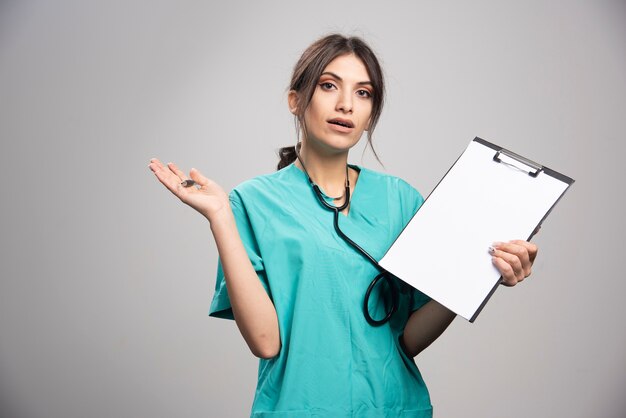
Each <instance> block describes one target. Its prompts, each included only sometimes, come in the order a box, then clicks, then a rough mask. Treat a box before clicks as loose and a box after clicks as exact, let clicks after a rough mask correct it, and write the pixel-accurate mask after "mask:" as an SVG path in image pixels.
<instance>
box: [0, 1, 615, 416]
mask: <svg viewBox="0 0 626 418" xmlns="http://www.w3.org/2000/svg"><path fill="white" fill-rule="evenodd" d="M329 31H342V32H345V33H350V34H356V35H361V36H364V37H365V38H366V39H367V40H368V41H369V42H370V43H371V45H372V46H373V47H374V48H375V50H376V51H377V52H378V53H379V55H380V57H381V59H382V61H383V64H384V68H385V70H386V75H387V81H388V86H389V89H388V92H389V96H388V106H387V108H386V110H385V112H384V113H383V117H382V119H381V122H380V125H379V129H378V131H377V132H376V138H375V140H376V145H377V150H378V151H379V153H380V155H381V157H382V160H383V162H384V163H385V168H383V167H381V166H380V165H378V164H377V163H376V162H375V161H374V160H373V159H372V157H371V154H370V153H369V152H368V153H366V154H365V156H363V157H362V153H361V150H362V147H361V148H359V149H357V150H355V151H354V152H353V154H352V161H353V162H354V163H358V164H364V165H366V166H368V167H371V168H374V169H377V170H386V171H387V172H389V173H391V174H394V175H398V176H401V177H403V178H405V179H406V180H407V181H409V182H410V183H411V184H413V185H414V186H415V187H417V188H418V189H420V190H421V191H422V192H423V194H425V195H426V194H428V193H429V192H430V190H431V189H432V188H433V186H434V185H435V184H436V182H437V181H438V179H439V178H440V176H441V175H442V174H443V173H444V172H445V170H446V169H447V168H448V166H449V165H450V164H451V163H452V162H453V161H454V159H455V158H456V157H457V156H458V155H459V154H460V153H461V152H462V150H463V149H464V147H465V146H466V145H467V143H468V142H469V141H470V140H471V139H472V138H473V137H474V136H481V137H483V138H485V139H488V140H491V141H493V142H496V143H498V144H500V145H502V146H505V147H508V148H510V149H513V150H514V151H516V152H518V153H522V154H525V155H527V156H528V157H530V158H534V159H536V160H538V161H540V162H543V163H544V164H546V165H548V166H550V167H552V168H554V169H557V170H559V171H562V172H564V173H566V174H568V175H570V176H571V177H573V178H575V179H576V180H577V181H576V183H575V184H574V186H573V188H572V189H571V190H570V191H569V192H568V193H567V194H566V196H565V197H564V199H563V200H562V201H561V203H560V204H559V205H558V206H557V207H556V209H555V210H554V212H553V214H552V215H551V217H550V218H549V219H548V220H547V222H546V223H545V224H544V228H543V230H542V232H541V233H540V234H539V235H538V236H537V238H536V242H537V243H538V244H539V246H540V257H539V258H538V260H537V262H536V266H535V269H534V274H533V277H532V279H529V280H528V281H526V282H524V283H523V284H522V285H520V286H518V287H516V288H513V289H501V290H499V291H498V292H497V293H496V295H495V296H494V298H493V299H492V301H491V302H490V303H489V304H488V305H487V307H486V309H485V310H484V311H483V313H482V314H481V316H480V317H479V319H478V321H477V322H476V323H475V324H469V323H467V322H466V321H464V320H463V319H457V320H456V321H455V322H454V324H453V325H452V326H451V328H450V329H449V330H448V331H447V332H446V333H445V334H444V336H443V337H442V338H441V339H440V340H439V341H437V342H436V343H435V344H434V345H433V346H432V347H430V348H429V349H428V350H427V351H426V352H425V353H423V354H421V355H420V356H419V357H418V359H417V361H418V364H419V366H420V368H421V370H422V372H423V375H424V377H425V380H426V381H427V383H428V385H429V388H430V391H431V395H432V399H433V404H434V406H435V411H436V416H438V417H460V416H464V417H528V416H535V417H565V416H567V417H572V418H573V417H611V418H618V417H624V416H625V411H626V399H625V397H624V394H625V392H626V391H625V388H626V355H625V353H626V332H625V331H624V318H625V314H626V308H625V304H624V303H623V300H622V299H623V297H624V292H625V291H626V283H625V280H624V273H623V271H624V267H623V263H624V257H623V254H624V235H625V234H624V233H625V231H624V229H625V228H624V226H625V222H624V220H623V217H622V214H623V212H624V203H625V201H624V191H623V185H622V183H623V180H624V174H625V169H624V166H623V164H622V161H623V158H624V151H626V150H625V147H624V141H623V139H624V132H625V130H626V122H625V120H626V117H625V116H626V4H625V2H623V1H586V2H585V1H551V2H544V1H534V0H533V1H525V2H498V1H492V2H489V1H480V0H479V1H472V2H434V1H433V2H397V3H394V4H393V5H392V4H387V5H385V4H383V3H382V2H380V1H378V2H370V1H347V2H326V1H319V2H307V3H300V2H267V1H259V2H254V3H253V2H250V4H246V3H243V2H234V1H233V2H229V3H228V4H220V5H216V4H214V3H211V2H200V1H176V2H174V1H171V2H168V1H163V0H157V1H138V0H131V1H123V2H122V1H111V2H93V1H78V0H76V1H71V0H62V1H54V2H53V1H19V2H18V1H10V0H9V1H7V0H5V1H3V2H2V3H0V138H1V149H0V158H1V164H0V170H2V172H1V173H0V174H1V175H0V181H1V182H2V183H1V186H2V216H1V217H0V226H1V229H0V231H1V237H2V238H1V239H2V248H1V252H0V260H1V263H0V269H1V270H0V271H1V282H0V415H1V416H2V417H28V418H30V417H33V418H35V417H48V418H56V417H58V418H70V417H144V416H146V417H147V416H151V417H173V416H176V417H200V416H210V417H222V416H246V415H247V414H248V413H249V408H250V405H251V402H252V397H253V392H254V387H255V383H256V381H255V379H256V365H257V362H256V360H255V358H253V356H252V355H251V354H250V353H249V352H248V351H247V348H246V346H245V343H244V342H243V340H242V338H241V337H240V336H239V334H238V331H237V329H236V327H235V325H234V323H232V322H230V321H224V320H217V319H210V318H208V317H207V310H208V307H209V302H210V298H211V296H212V294H213V285H214V274H215V268H216V250H215V246H214V243H213V240H212V237H211V235H210V231H209V228H208V225H207V222H206V221H204V220H203V218H202V217H201V216H199V215H197V214H196V213H194V212H193V211H192V210H191V209H189V208H187V207H184V205H182V204H181V203H179V202H177V201H176V200H175V199H174V198H173V197H172V196H171V195H169V193H168V192H166V191H165V189H163V188H162V186H161V185H160V184H158V182H157V181H156V179H155V178H154V177H153V175H152V174H151V172H150V171H149V170H148V169H147V164H148V160H149V158H150V157H153V156H157V157H159V158H161V159H163V160H164V161H175V162H177V163H178V164H179V165H180V166H181V167H184V168H185V169H189V168H190V167H192V166H195V167H197V168H198V169H200V170H201V171H203V172H204V173H205V174H206V175H208V176H210V177H212V178H214V179H215V180H216V181H218V182H219V183H220V184H222V185H223V187H224V188H226V189H230V188H232V187H233V186H235V185H236V184H237V183H239V182H241V181H243V180H245V179H247V178H250V177H252V176H255V175H258V174H262V173H267V172H271V171H272V170H273V168H274V165H275V163H276V157H275V151H276V150H277V149H278V148H279V147H280V146H282V145H287V144H292V143H294V142H295V136H294V130H293V122H292V119H291V116H290V114H289V113H288V111H287V105H286V94H285V88H286V86H287V83H288V80H289V77H290V71H291V68H292V66H293V65H294V63H295V61H296V60H297V58H298V56H299V54H300V53H301V52H302V50H303V49H304V48H305V47H306V46H307V45H308V44H309V43H310V42H311V41H313V40H314V39H316V38H317V37H319V36H321V35H323V34H325V33H327V32H329ZM441 250H442V251H445V252H446V253H449V255H450V258H451V259H452V260H453V259H454V254H455V252H457V251H462V248H457V247H456V246H455V244H454V243H450V247H449V248H442V249H441Z"/></svg>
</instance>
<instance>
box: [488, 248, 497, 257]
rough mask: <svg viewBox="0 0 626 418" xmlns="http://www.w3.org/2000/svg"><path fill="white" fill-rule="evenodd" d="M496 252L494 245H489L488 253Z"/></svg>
mask: <svg viewBox="0 0 626 418" xmlns="http://www.w3.org/2000/svg"><path fill="white" fill-rule="evenodd" d="M495 252H496V249H495V248H494V247H489V254H491V255H493V253H495Z"/></svg>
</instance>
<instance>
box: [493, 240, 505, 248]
mask: <svg viewBox="0 0 626 418" xmlns="http://www.w3.org/2000/svg"><path fill="white" fill-rule="evenodd" d="M502 244H503V243H502V242H500V241H494V242H493V244H491V246H492V247H493V248H497V247H499V246H501V245H502Z"/></svg>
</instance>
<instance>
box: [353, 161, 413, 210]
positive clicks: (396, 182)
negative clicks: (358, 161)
mask: <svg viewBox="0 0 626 418" xmlns="http://www.w3.org/2000/svg"><path fill="white" fill-rule="evenodd" d="M359 169H360V172H361V174H363V175H365V176H367V179H368V180H367V181H368V183H369V184H371V185H373V187H376V188H382V189H384V190H386V191H387V193H388V194H389V195H390V197H391V196H393V195H396V196H397V197H404V198H406V199H408V200H418V201H419V202H420V204H421V202H423V201H424V198H423V197H422V195H421V194H420V192H418V191H417V189H416V188H415V187H413V186H411V185H410V184H409V183H408V182H407V181H406V180H403V179H401V178H400V177H397V176H394V175H391V174H387V173H383V172H380V171H375V170H371V169H369V168H365V167H359Z"/></svg>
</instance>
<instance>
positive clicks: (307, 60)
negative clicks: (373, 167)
mask: <svg viewBox="0 0 626 418" xmlns="http://www.w3.org/2000/svg"><path fill="white" fill-rule="evenodd" d="M345 54H354V55H356V56H357V57H358V58H359V59H360V60H361V61H363V64H364V65H365V68H366V69H367V73H368V75H369V77H370V81H371V82H372V90H373V91H372V114H371V116H370V124H369V127H368V131H367V144H368V145H369V146H370V148H371V149H372V152H373V153H374V156H375V157H376V159H378V155H377V154H376V150H374V146H373V145H372V133H373V132H374V128H375V127H376V123H377V122H378V119H379V117H380V113H381V112H382V110H383V102H384V96H385V86H384V80H383V71H382V68H381V67H380V64H379V63H378V59H377V58H376V55H375V54H374V52H373V51H372V49H371V48H370V47H369V46H368V45H367V44H366V43H365V41H363V40H362V39H361V38H358V37H346V36H343V35H340V34H331V35H327V36H324V37H323V38H321V39H318V40H317V41H315V42H313V43H312V44H311V45H310V46H309V47H308V48H307V49H306V50H305V51H304V53H303V54H302V56H301V57H300V59H299V60H298V62H297V63H296V66H295V67H294V69H293V74H292V76H291V83H290V85H289V90H293V91H295V92H296V94H297V98H298V112H297V115H296V116H295V122H296V130H297V133H298V135H299V134H300V132H301V131H302V132H303V133H304V134H305V135H306V125H305V124H304V111H305V110H306V108H307V107H308V106H309V103H310V102H311V99H312V98H313V93H315V89H316V87H317V82H318V80H319V78H320V76H321V74H322V72H323V71H324V68H326V66H327V65H328V64H330V62H331V61H332V60H334V59H335V58H337V57H338V56H340V55H345ZM278 156H279V157H280V162H279V163H278V170H280V169H281V168H283V167H286V166H288V165H289V164H291V163H292V162H294V161H295V160H296V152H295V147H294V146H289V147H283V148H281V149H280V151H278ZM379 161H380V160H379Z"/></svg>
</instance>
